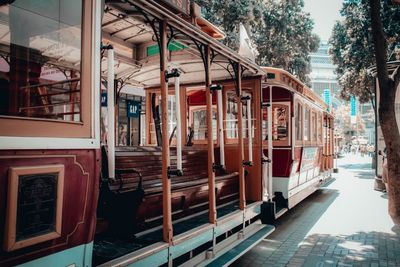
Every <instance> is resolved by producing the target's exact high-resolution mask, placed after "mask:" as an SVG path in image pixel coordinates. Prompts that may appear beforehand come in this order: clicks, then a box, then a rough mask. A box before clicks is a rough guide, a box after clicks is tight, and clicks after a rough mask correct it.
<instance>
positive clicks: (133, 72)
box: [101, 7, 231, 87]
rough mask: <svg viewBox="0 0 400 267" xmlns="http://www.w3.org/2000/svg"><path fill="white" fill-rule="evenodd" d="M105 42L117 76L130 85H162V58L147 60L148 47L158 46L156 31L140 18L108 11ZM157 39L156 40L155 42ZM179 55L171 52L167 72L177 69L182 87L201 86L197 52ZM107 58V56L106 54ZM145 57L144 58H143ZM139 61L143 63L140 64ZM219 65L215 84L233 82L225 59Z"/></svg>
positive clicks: (104, 69) (214, 70)
mask: <svg viewBox="0 0 400 267" xmlns="http://www.w3.org/2000/svg"><path fill="white" fill-rule="evenodd" d="M102 25H103V28H102V31H103V42H104V43H107V44H108V43H111V44H113V46H114V49H115V52H116V56H115V74H116V76H117V78H121V79H122V80H124V81H125V82H126V83H128V84H133V85H136V86H141V87H153V86H158V85H159V84H160V62H159V56H158V54H157V55H153V56H149V57H144V56H143V55H144V53H145V52H146V47H147V46H148V45H149V44H151V45H152V44H155V43H154V41H153V38H154V37H153V35H154V33H153V31H152V28H151V27H150V26H149V25H146V24H145V23H144V22H143V21H141V20H140V18H139V17H135V18H132V17H127V16H126V15H123V14H122V13H121V12H119V11H117V10H116V9H113V8H112V7H108V8H107V10H106V12H105V13H104V17H103V22H102ZM154 39H155V38H154ZM183 44H185V45H186V48H185V49H183V50H180V51H174V52H170V53H169V55H170V59H169V62H168V68H169V69H172V68H178V69H179V70H180V71H181V73H182V75H181V83H182V84H185V83H201V82H204V80H205V75H204V65H203V61H202V59H201V57H200V54H199V52H198V51H197V49H194V48H193V47H189V45H187V44H186V43H183ZM105 55H106V53H105ZM143 57H144V58H143ZM139 59H140V60H139ZM216 59H218V62H216V63H213V64H212V67H211V78H212V79H213V80H223V79H230V78H231V76H230V74H229V72H228V71H227V70H226V66H227V63H226V61H227V60H226V59H221V58H219V57H217V58H216ZM101 68H102V73H103V76H104V77H105V76H106V74H107V59H106V58H103V60H102V65H101Z"/></svg>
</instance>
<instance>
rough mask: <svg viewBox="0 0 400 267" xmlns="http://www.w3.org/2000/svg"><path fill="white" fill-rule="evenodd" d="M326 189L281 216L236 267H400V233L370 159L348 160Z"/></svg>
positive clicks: (352, 156)
mask: <svg viewBox="0 0 400 267" xmlns="http://www.w3.org/2000/svg"><path fill="white" fill-rule="evenodd" d="M338 166H339V168H340V169H339V173H338V174H335V175H334V178H335V180H334V181H333V182H332V183H330V184H329V185H328V186H326V188H324V189H322V190H320V191H318V192H316V193H314V194H313V195H311V196H310V197H308V198H307V199H306V200H304V201H303V202H302V203H300V204H299V205H297V206H296V207H295V208H294V209H293V210H291V211H289V212H288V213H287V214H285V215H284V216H283V217H281V218H280V219H279V220H278V222H277V224H276V226H277V229H276V230H275V232H274V233H272V234H271V235H270V236H268V237H267V238H266V239H265V240H263V241H262V242H261V243H260V244H259V245H257V246H256V247H254V248H253V249H252V250H250V251H249V252H247V253H246V254H245V255H244V256H243V257H241V258H240V259H239V260H237V261H236V262H235V263H234V264H233V265H232V266H363V267H364V266H371V267H375V266H376V267H378V266H400V229H399V228H398V227H394V226H393V223H392V221H391V219H390V217H389V215H388V214H387V196H386V194H384V193H381V192H378V191H374V190H373V183H374V179H373V178H374V172H373V170H371V158H369V157H361V156H358V155H348V156H347V157H345V158H343V159H340V160H339V163H338Z"/></svg>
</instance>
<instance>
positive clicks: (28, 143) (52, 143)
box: [0, 136, 100, 150]
mask: <svg viewBox="0 0 400 267" xmlns="http://www.w3.org/2000/svg"><path fill="white" fill-rule="evenodd" d="M99 147H100V140H99V139H98V138H56V137H8V136H0V149H2V150H11V149H12V150H16V149H95V148H99Z"/></svg>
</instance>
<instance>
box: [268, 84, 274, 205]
mask: <svg viewBox="0 0 400 267" xmlns="http://www.w3.org/2000/svg"><path fill="white" fill-rule="evenodd" d="M268 89H269V106H268V159H269V160H270V162H269V163H268V197H269V199H270V200H272V197H273V196H272V195H273V192H272V191H273V190H272V186H273V184H272V179H273V178H272V164H273V163H272V149H273V145H272V142H273V141H272V127H273V125H274V124H273V123H272V86H269V88H268Z"/></svg>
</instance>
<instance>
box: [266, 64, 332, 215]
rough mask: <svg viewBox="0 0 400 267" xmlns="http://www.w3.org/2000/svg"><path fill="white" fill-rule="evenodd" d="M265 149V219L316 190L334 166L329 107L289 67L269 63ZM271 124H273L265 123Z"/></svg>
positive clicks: (326, 178) (277, 213)
mask: <svg viewBox="0 0 400 267" xmlns="http://www.w3.org/2000/svg"><path fill="white" fill-rule="evenodd" d="M264 70H265V71H266V72H267V73H268V75H267V76H266V77H265V80H264V81H263V84H262V103H263V109H262V111H261V112H262V120H263V122H262V124H263V126H264V127H263V129H269V131H267V130H263V132H262V139H263V147H262V153H263V157H264V158H265V162H271V161H272V168H270V166H265V167H264V168H263V177H266V178H264V181H265V182H264V186H265V189H264V193H265V198H266V199H267V200H268V202H266V203H264V208H265V209H266V213H265V216H266V217H265V218H264V220H265V221H266V222H273V220H275V219H276V218H278V217H279V216H281V215H282V214H283V213H284V212H285V211H287V210H288V209H290V208H292V207H293V206H295V205H296V204H297V203H299V202H300V201H301V200H303V199H304V198H305V197H307V196H308V195H310V194H311V193H313V192H314V191H315V190H317V189H318V188H319V187H320V186H321V185H322V184H324V183H325V182H326V181H327V180H328V179H329V178H330V177H331V173H332V168H333V154H334V150H333V145H334V144H333V117H332V116H331V115H330V113H329V112H328V106H327V105H326V104H325V103H324V102H323V101H322V99H321V98H320V97H319V96H317V95H316V94H315V93H314V92H313V91H312V90H311V89H309V88H308V87H307V86H306V85H305V84H303V83H302V82H301V81H299V80H298V79H297V78H296V77H294V76H293V75H291V74H290V73H288V72H287V71H284V70H281V69H276V68H264ZM265 125H268V127H265Z"/></svg>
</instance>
